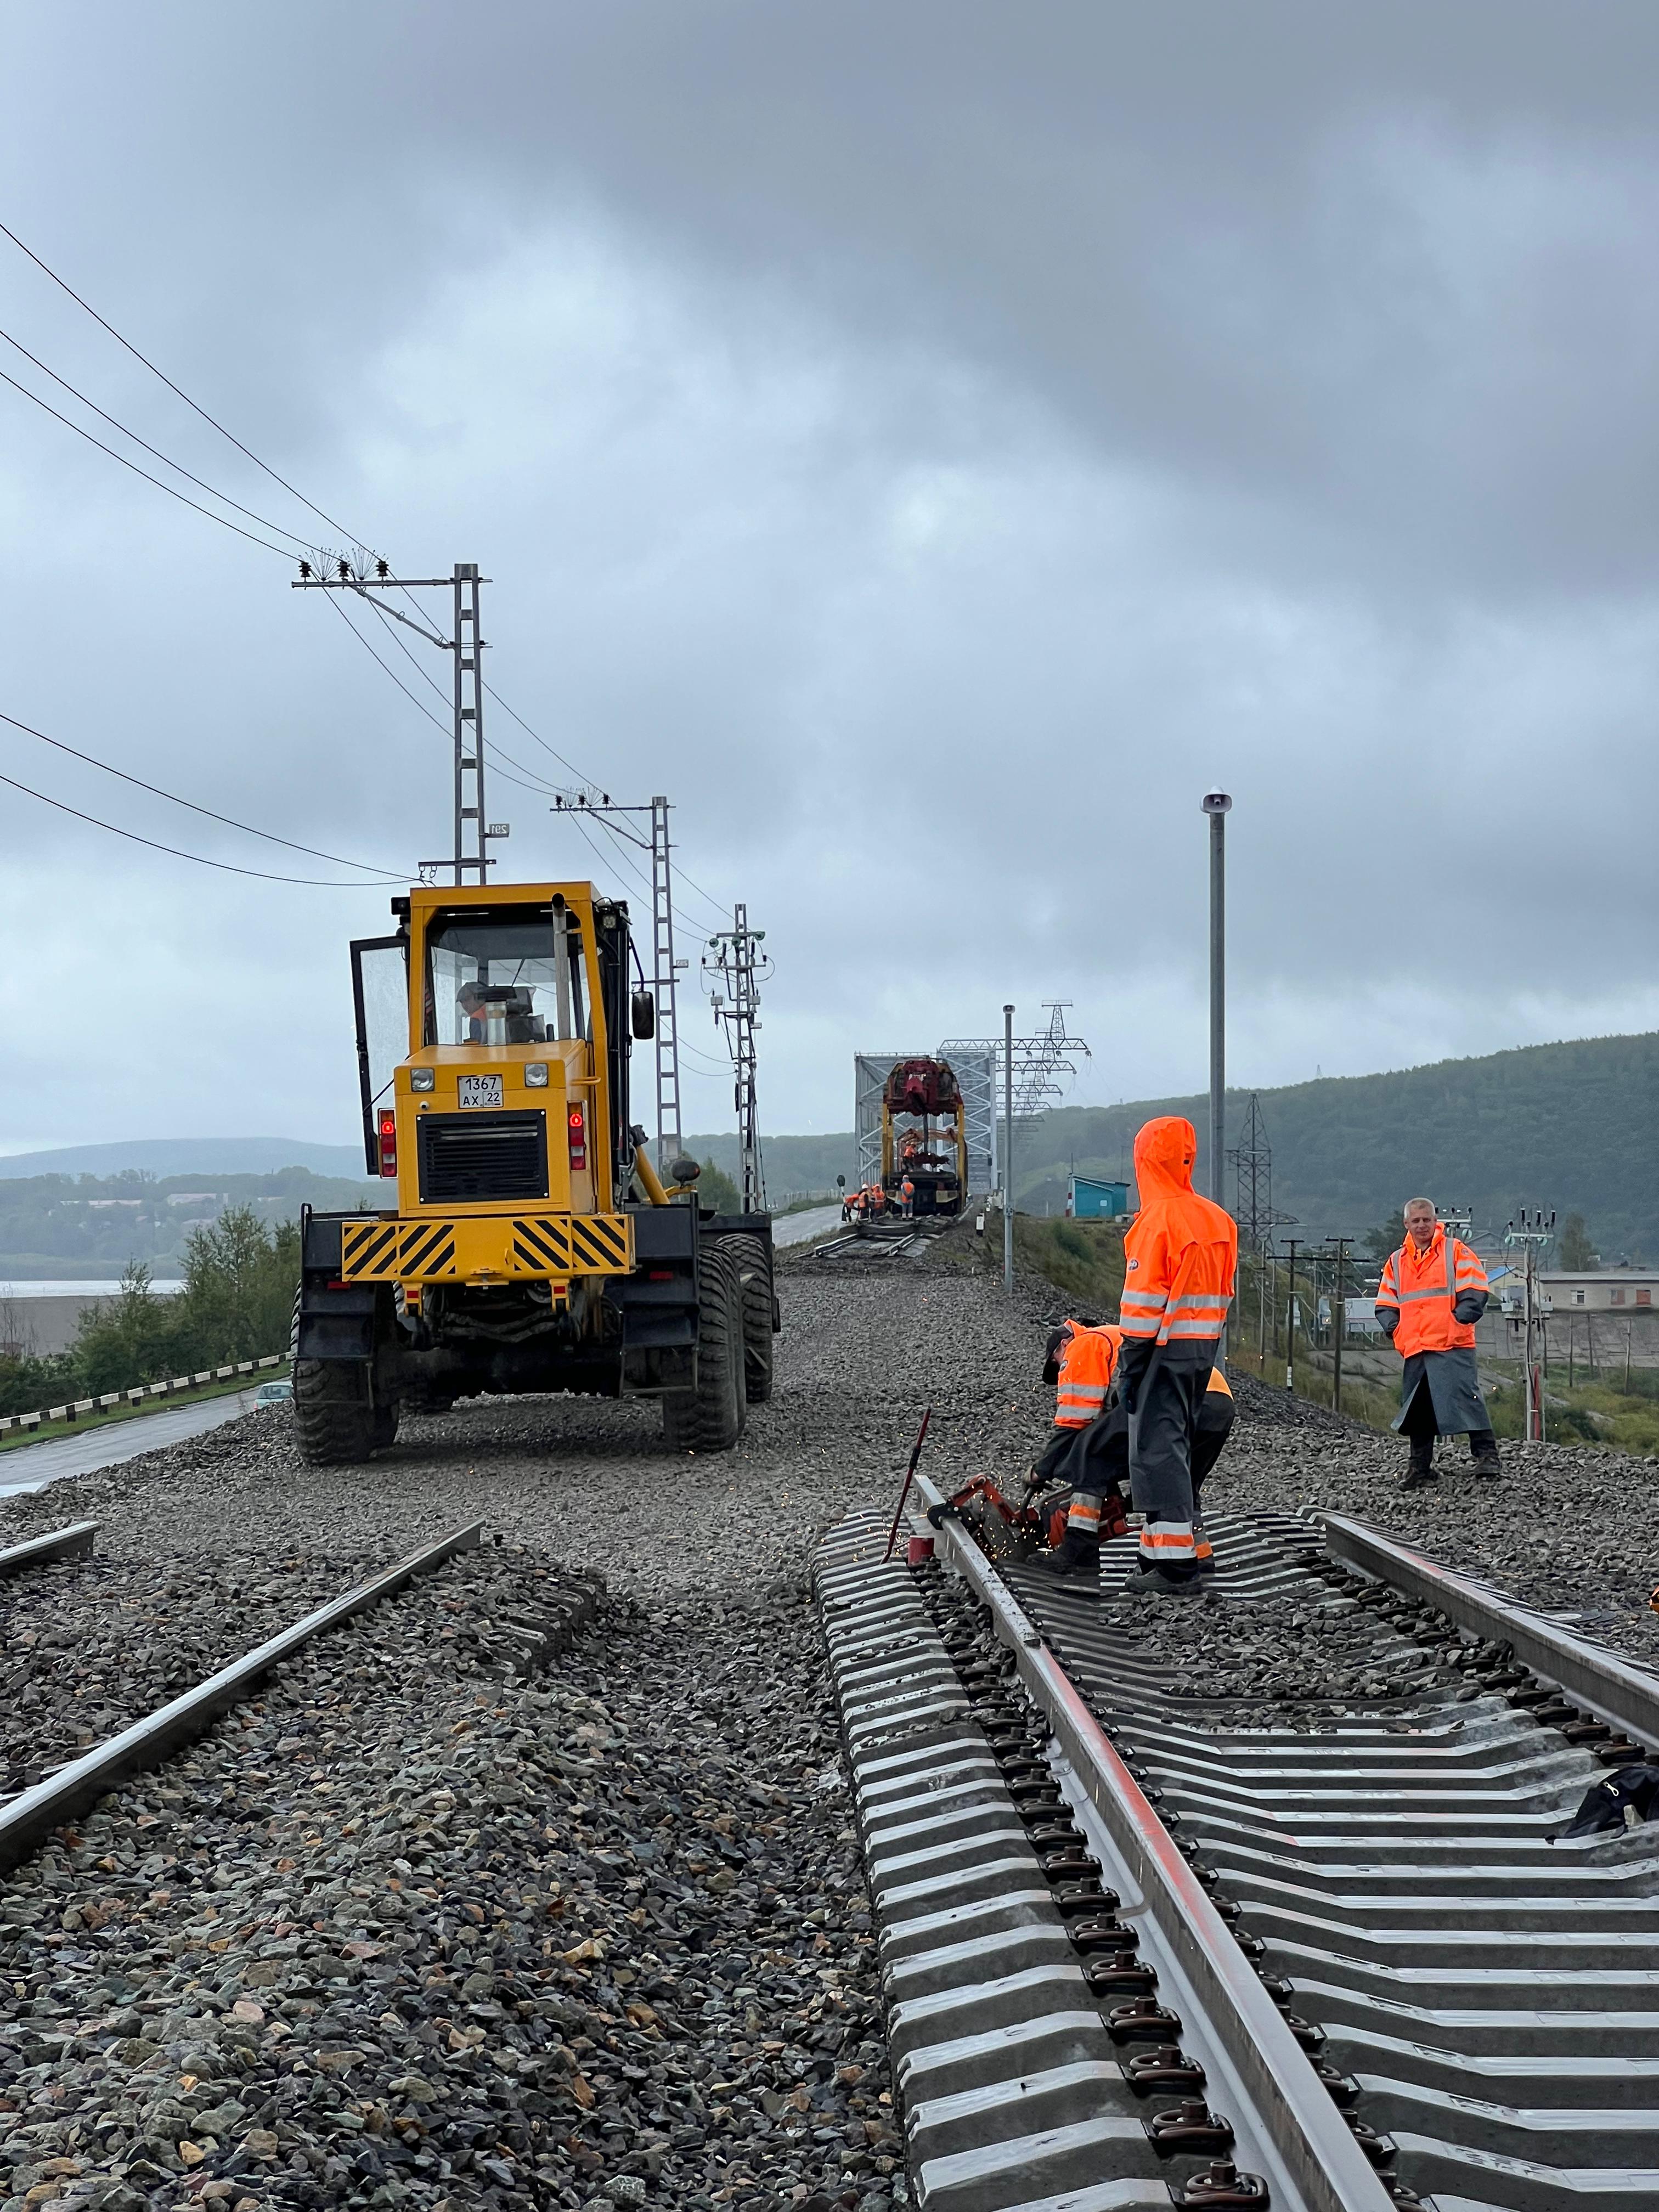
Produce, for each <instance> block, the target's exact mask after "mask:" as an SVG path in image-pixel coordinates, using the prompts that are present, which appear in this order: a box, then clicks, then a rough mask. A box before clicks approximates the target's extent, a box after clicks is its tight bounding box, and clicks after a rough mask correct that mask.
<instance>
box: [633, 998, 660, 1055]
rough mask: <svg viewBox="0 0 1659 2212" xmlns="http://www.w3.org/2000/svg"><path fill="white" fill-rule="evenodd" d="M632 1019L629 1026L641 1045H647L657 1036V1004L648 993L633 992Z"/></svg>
mask: <svg viewBox="0 0 1659 2212" xmlns="http://www.w3.org/2000/svg"><path fill="white" fill-rule="evenodd" d="M632 1013H633V1019H632V1022H631V1024H630V1026H631V1028H632V1030H633V1031H634V1035H635V1037H636V1038H637V1039H638V1040H639V1042H641V1044H647V1043H648V1042H650V1040H651V1039H652V1038H653V1036H655V1035H656V1034H657V1002H656V1000H654V999H653V997H652V995H651V994H650V992H649V991H635V994H634V997H633V1001H632Z"/></svg>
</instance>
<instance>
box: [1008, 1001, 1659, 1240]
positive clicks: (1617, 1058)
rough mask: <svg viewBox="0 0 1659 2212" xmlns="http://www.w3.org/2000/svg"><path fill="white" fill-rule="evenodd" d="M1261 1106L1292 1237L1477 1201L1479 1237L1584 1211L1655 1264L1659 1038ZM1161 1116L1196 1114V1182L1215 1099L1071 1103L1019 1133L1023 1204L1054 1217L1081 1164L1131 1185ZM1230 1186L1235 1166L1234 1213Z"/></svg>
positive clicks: (1239, 1114)
mask: <svg viewBox="0 0 1659 2212" xmlns="http://www.w3.org/2000/svg"><path fill="white" fill-rule="evenodd" d="M1260 1097H1261V1111H1262V1115H1263V1116H1264V1118H1265V1120H1266V1122H1267V1137H1268V1141H1269V1143H1270V1144H1271V1146H1272V1147H1273V1203H1274V1205H1275V1206H1277V1207H1279V1209H1280V1210H1281V1211H1283V1212H1286V1213H1293V1214H1295V1215H1296V1217H1297V1231H1298V1234H1308V1235H1311V1236H1315V1237H1320V1236H1326V1235H1330V1234H1333V1233H1334V1232H1337V1231H1350V1232H1358V1231H1364V1230H1366V1229H1368V1228H1370V1226H1371V1225H1373V1224H1374V1223H1376V1222H1380V1221H1383V1220H1384V1219H1385V1218H1389V1216H1394V1217H1395V1218H1397V1217H1398V1214H1399V1211H1400V1207H1401V1205H1402V1204H1403V1202H1404V1201H1405V1200H1407V1198H1410V1197H1411V1196H1413V1194H1415V1193H1417V1192H1419V1191H1422V1192H1424V1193H1425V1194H1426V1195H1428V1196H1430V1197H1431V1198H1434V1199H1436V1200H1438V1201H1439V1202H1441V1203H1443V1204H1444V1203H1447V1202H1449V1201H1453V1200H1455V1201H1458V1202H1461V1203H1462V1204H1465V1205H1468V1206H1472V1207H1473V1208H1474V1215H1475V1222H1476V1226H1477V1228H1483V1229H1490V1228H1493V1227H1501V1226H1502V1225H1503V1224H1504V1222H1505V1221H1506V1220H1508V1219H1509V1218H1510V1215H1511V1214H1512V1213H1513V1212H1515V1210H1516V1207H1517V1206H1543V1207H1544V1208H1545V1209H1546V1210H1548V1209H1550V1208H1551V1207H1553V1208H1554V1209H1555V1211H1556V1212H1558V1213H1559V1214H1560V1215H1562V1216H1564V1217H1565V1215H1566V1214H1568V1213H1571V1212H1577V1213H1582V1214H1583V1217H1584V1219H1585V1222H1586V1224H1587V1225H1588V1226H1589V1234H1590V1241H1591V1243H1593V1244H1594V1245H1595V1247H1596V1249H1598V1250H1599V1251H1600V1252H1601V1255H1602V1256H1603V1258H1604V1259H1607V1260H1611V1259H1613V1258H1614V1257H1617V1256H1619V1255H1628V1256H1629V1257H1631V1258H1632V1259H1636V1258H1641V1257H1644V1256H1650V1255H1655V1254H1659V1115H1656V1111H1655V1103H1656V1100H1659V1035H1643V1036H1611V1037H1588V1038H1583V1039H1581V1040H1579V1041H1577V1042H1573V1043H1569V1044H1541V1045H1527V1046H1523V1047H1522V1048H1520V1049H1519V1050H1517V1051H1514V1052H1499V1053H1493V1054H1491V1055H1490V1056H1489V1057H1487V1058H1486V1059H1482V1060H1438V1061H1436V1062H1435V1063H1434V1064H1433V1065H1431V1066H1426V1067H1411V1068H1401V1069H1398V1070H1396V1071H1395V1072H1393V1073H1389V1074H1386V1075H1357V1076H1339V1077H1327V1078H1326V1079H1323V1080H1322V1081H1320V1082H1316V1083H1298V1084H1293V1085H1289V1086H1287V1087H1286V1088H1285V1089H1283V1090H1278V1091H1262V1092H1261V1094H1260ZM1248 1104H1249V1095H1248V1093H1246V1092H1242V1091H1229V1092H1228V1094H1227V1136H1228V1142H1229V1144H1230V1145H1231V1144H1236V1143H1237V1139H1238V1135H1239V1132H1240V1130H1241V1129H1242V1128H1243V1122H1244V1115H1245V1111H1246V1109H1247V1107H1248ZM1153 1114H1185V1115H1188V1117H1189V1118H1190V1119H1191V1121H1193V1123H1194V1127H1196V1128H1197V1130H1198V1133H1199V1149H1200V1169H1199V1172H1200V1176H1202V1175H1203V1173H1204V1164H1203V1152H1204V1147H1205V1143H1206V1138H1207V1134H1208V1115H1209V1102H1208V1099H1207V1097H1201V1098H1165V1099H1146V1100H1140V1101H1138V1102H1136V1103H1133V1104H1127V1105H1123V1106H1114V1107H1105V1108H1090V1107H1067V1108H1062V1109H1060V1110H1058V1111H1056V1112H1054V1113H1052V1114H1048V1115H1044V1117H1043V1118H1042V1121H1039V1122H1038V1123H1036V1125H1035V1127H1032V1128H1031V1129H1030V1131H1029V1132H1022V1133H1020V1136H1019V1139H1018V1144H1017V1147H1016V1155H1015V1163H1014V1168H1015V1185H1016V1192H1017V1196H1018V1203H1019V1204H1020V1206H1023V1207H1025V1208H1027V1209H1028V1210H1030V1211H1031V1212H1039V1213H1040V1212H1042V1210H1043V1207H1044V1206H1045V1205H1047V1206H1049V1207H1051V1208H1052V1209H1053V1210H1054V1212H1059V1211H1060V1206H1061V1205H1062V1204H1063V1203H1064V1199H1065V1191H1066V1176H1067V1174H1068V1173H1069V1172H1070V1171H1071V1167H1072V1164H1073V1162H1075V1166H1076V1171H1077V1172H1078V1173H1079V1174H1080V1175H1091V1174H1092V1175H1098V1176H1123V1175H1125V1174H1126V1173H1127V1165H1128V1160H1129V1153H1130V1147H1131V1146H1132V1145H1133V1140H1134V1133H1135V1131H1136V1129H1137V1128H1138V1127H1139V1125H1140V1124H1141V1122H1142V1121H1146V1119H1147V1118H1148V1117H1149V1116H1150V1115H1153ZM1233 1188H1234V1184H1233V1177H1232V1175H1231V1171H1230V1172H1229V1175H1228V1177H1227V1184H1226V1190H1227V1198H1228V1202H1229V1203H1230V1204H1231V1200H1232V1196H1233Z"/></svg>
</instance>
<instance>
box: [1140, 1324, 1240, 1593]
mask: <svg viewBox="0 0 1659 2212" xmlns="http://www.w3.org/2000/svg"><path fill="white" fill-rule="evenodd" d="M1216 1347H1217V1340H1216V1339H1215V1338H1214V1337H1210V1338H1207V1339H1206V1340H1204V1341H1202V1342H1201V1343H1194V1344H1180V1345H1165V1346H1164V1348H1163V1350H1162V1352H1155V1353H1152V1354H1151V1355H1150V1356H1146V1355H1143V1357H1141V1358H1138V1359H1133V1361H1132V1362H1131V1363H1130V1364H1132V1366H1133V1370H1135V1371H1134V1372H1133V1374H1132V1375H1131V1376H1129V1377H1127V1378H1126V1379H1127V1387H1128V1389H1129V1391H1130V1393H1131V1395H1133V1400H1134V1412H1133V1415H1132V1416H1131V1419H1130V1423H1129V1480H1130V1484H1131V1486H1132V1489H1133V1498H1134V1503H1135V1505H1136V1507H1137V1508H1138V1509H1139V1511H1140V1512H1141V1513H1142V1514H1144V1515H1145V1516H1146V1519H1145V1521H1144V1522H1143V1525H1142V1528H1141V1531H1140V1563H1141V1565H1142V1566H1143V1567H1161V1568H1162V1569H1163V1570H1164V1572H1165V1573H1166V1574H1170V1575H1174V1576H1176V1577H1185V1576H1188V1575H1190V1574H1193V1573H1194V1572H1195V1571H1196V1569H1197V1543H1196V1538H1195V1535H1194V1520H1195V1518H1196V1515H1195V1510H1194V1496H1193V1448H1194V1442H1195V1441H1196V1438H1197V1436H1198V1427H1199V1417H1200V1414H1201V1413H1202V1412H1203V1410H1204V1401H1205V1399H1206V1397H1207V1396H1208V1395H1210V1393H1209V1381H1210V1370H1211V1369H1212V1367H1213V1366H1214V1365H1215V1356H1216ZM1136 1351H1137V1352H1139V1351H1140V1347H1139V1346H1136ZM1124 1352H1125V1354H1126V1355H1127V1354H1128V1352H1129V1346H1127V1344H1126V1345H1125V1346H1124ZM1216 1449H1217V1450H1219V1449H1220V1446H1219V1444H1218V1445H1217V1447H1216ZM1213 1464H1214V1454H1212V1455H1210V1458H1209V1460H1208V1462H1207V1465H1210V1466H1213Z"/></svg>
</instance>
